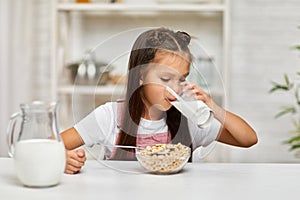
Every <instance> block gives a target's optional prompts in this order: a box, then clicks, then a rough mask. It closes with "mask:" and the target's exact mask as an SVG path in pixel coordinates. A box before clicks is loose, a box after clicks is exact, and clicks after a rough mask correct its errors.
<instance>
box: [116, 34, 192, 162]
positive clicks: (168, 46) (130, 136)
mask: <svg viewBox="0 0 300 200" xmlns="http://www.w3.org/2000/svg"><path fill="white" fill-rule="evenodd" d="M190 39H191V37H190V36H189V35H188V34H187V33H185V32H180V31H178V32H174V31H172V30H169V29H166V28H158V29H151V30H149V31H146V32H143V33H142V34H141V35H140V36H139V37H138V38H137V39H136V41H135V43H134V45H133V47H132V50H131V54H130V58H129V65H128V70H129V71H128V82H127V93H126V98H125V102H124V104H125V105H124V109H123V117H122V126H121V129H120V132H119V135H118V137H117V141H116V144H117V145H125V146H136V135H137V130H138V125H139V123H140V120H141V117H142V115H143V114H144V112H145V111H146V110H145V109H146V108H145V105H144V102H143V100H142V92H143V86H140V78H141V74H142V70H144V68H145V67H147V65H148V64H149V63H151V62H152V61H153V59H154V57H155V54H156V52H157V51H158V50H162V51H168V52H173V53H175V54H177V53H181V54H182V53H184V54H185V55H187V58H188V59H189V60H188V61H189V62H190V61H191V55H190V51H189V48H188V45H189V42H190ZM166 113H167V117H166V123H167V126H168V129H169V132H170V134H171V140H172V143H174V144H175V143H178V142H181V143H182V144H184V145H186V146H190V147H191V145H192V141H191V136H190V133H189V129H188V124H187V119H186V118H185V117H184V116H183V115H181V113H180V112H179V111H178V110H177V109H176V108H174V107H171V108H170V109H169V110H168V111H166ZM130 154H132V153H131V152H128V151H127V150H125V149H119V148H118V149H117V150H116V152H115V153H114V155H113V156H112V158H111V159H117V160H124V159H126V160H128V159H135V158H134V157H132V156H130Z"/></svg>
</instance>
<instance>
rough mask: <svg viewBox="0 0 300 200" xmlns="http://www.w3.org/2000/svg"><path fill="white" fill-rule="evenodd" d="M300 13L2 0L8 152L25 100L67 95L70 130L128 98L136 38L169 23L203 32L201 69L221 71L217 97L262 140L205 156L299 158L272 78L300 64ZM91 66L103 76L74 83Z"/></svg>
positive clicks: (298, 5)
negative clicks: (10, 129)
mask: <svg viewBox="0 0 300 200" xmlns="http://www.w3.org/2000/svg"><path fill="white" fill-rule="evenodd" d="M299 11H300V1H298V0H285V1H280V0H252V1H248V0H119V1H114V2H112V1H110V0H89V1H88V0H78V1H76V0H52V1H51V0H0V22H1V23H0V47H1V49H0V97H1V98H0V156H7V147H6V127H7V124H8V121H9V116H10V115H11V114H12V113H14V112H16V111H18V110H19V104H20V103H21V102H29V101H32V100H59V101H60V105H59V109H60V112H59V126H60V129H61V130H63V129H65V128H68V127H70V126H72V125H73V124H74V123H75V122H76V121H78V120H79V119H80V118H81V117H83V116H84V115H85V114H87V113H88V112H89V111H90V110H92V109H93V108H94V107H95V106H97V105H99V104H102V103H104V102H106V101H110V100H115V99H118V98H121V97H122V95H123V91H124V87H125V86H124V82H125V80H126V76H125V75H124V73H126V67H127V63H126V62H127V59H128V51H129V50H130V47H131V45H132V43H133V42H134V39H135V37H136V36H137V35H138V33H140V32H141V31H142V30H146V28H145V27H160V26H164V27H169V28H172V29H175V30H183V31H186V32H188V33H190V34H191V35H193V36H195V37H197V38H198V39H197V41H198V42H199V43H200V45H201V46H202V47H204V49H205V52H204V53H203V52H202V53H200V54H201V55H200V56H199V60H198V61H199V62H200V64H199V65H204V66H206V68H204V69H203V70H207V69H208V68H209V69H213V70H211V71H209V70H208V71H206V72H203V73H204V75H207V76H210V77H211V79H210V78H209V77H207V78H208V80H212V82H211V83H208V84H209V86H211V87H212V88H213V89H212V91H211V94H212V95H213V97H214V99H215V100H216V101H217V102H219V103H220V104H222V105H223V106H224V107H225V108H226V109H228V110H230V111H232V112H234V113H237V114H239V115H240V116H242V117H243V118H245V119H246V120H247V121H248V122H249V123H250V124H251V125H252V126H253V127H254V129H255V130H256V131H257V134H258V137H259V143H258V144H257V145H255V146H254V147H251V148H250V149H242V148H235V147H229V146H226V145H221V144H218V145H216V146H212V147H211V149H213V151H212V152H211V153H210V155H209V156H208V157H206V161H208V162H299V158H296V157H295V152H290V151H289V150H288V149H289V146H287V145H284V144H283V143H282V142H283V141H284V140H286V139H287V138H289V137H290V135H291V133H290V132H289V131H290V130H292V129H293V128H294V127H293V124H292V121H291V117H290V116H285V117H282V118H279V119H275V118H274V116H275V114H276V113H278V111H279V107H280V106H283V105H286V104H289V103H290V102H292V101H293V98H292V97H291V96H288V95H286V94H285V93H274V94H270V93H269V90H270V88H271V87H272V84H271V81H278V82H283V74H284V73H287V74H288V75H290V76H291V77H293V76H294V74H295V72H296V71H297V70H299V67H300V54H299V52H298V51H296V50H295V49H293V48H292V47H293V46H295V45H299V44H300V29H298V28H297V27H298V26H300V12H299ZM109 38H110V39H109ZM99 43H102V44H101V45H100V47H99V48H97V49H96V51H95V52H94V53H92V54H90V53H88V50H90V49H92V48H94V47H95V46H96V45H97V44H99ZM83 57H85V58H86V60H85V62H84V63H82V58H83ZM211 61H213V63H214V64H212V62H211ZM91 63H92V67H93V68H91V69H92V70H90V71H89V70H88V68H86V69H85V70H86V71H84V72H83V74H84V73H89V72H90V75H91V76H95V75H96V74H97V73H98V72H99V73H102V76H101V78H102V79H101V80H100V82H99V80H98V79H96V80H94V79H93V80H91V79H89V80H86V79H85V78H83V79H80V78H78V76H77V79H76V80H74V73H75V75H76V73H77V74H78V73H79V74H80V73H81V74H82V71H81V72H80V70H79V68H80V64H84V65H85V66H86V67H88V66H89V65H90V64H91ZM103 66H104V67H103ZM218 73H219V74H220V75H219V74H218ZM83 76H85V77H87V76H89V75H88V74H84V75H83ZM215 80H221V81H223V82H221V81H219V82H218V81H215ZM74 81H75V83H76V87H75V88H74V87H73V83H74ZM95 81H96V82H95ZM211 149H206V150H205V149H204V150H203V152H210V151H211ZM203 152H202V153H203ZM200 153H201V152H200Z"/></svg>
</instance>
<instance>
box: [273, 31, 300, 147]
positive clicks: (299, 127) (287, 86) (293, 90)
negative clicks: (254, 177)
mask: <svg viewBox="0 0 300 200" xmlns="http://www.w3.org/2000/svg"><path fill="white" fill-rule="evenodd" d="M298 28H300V27H298ZM294 49H296V50H298V51H300V45H297V46H295V47H294ZM299 80H300V72H296V76H295V78H294V79H293V80H291V79H290V78H289V76H288V75H287V74H284V83H277V82H274V81H273V82H272V85H273V87H272V88H271V89H270V91H269V92H270V93H273V92H275V91H284V92H288V93H289V94H291V95H293V99H294V102H293V103H291V104H290V105H285V106H282V107H281V108H280V111H279V112H278V113H277V114H276V115H275V118H279V117H281V116H283V115H286V114H290V115H292V122H293V125H294V130H291V132H292V136H291V138H289V139H288V140H286V141H284V143H285V144H288V145H290V150H291V151H292V150H296V149H300V94H299V89H300V81H299Z"/></svg>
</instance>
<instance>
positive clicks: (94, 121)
mask: <svg viewBox="0 0 300 200" xmlns="http://www.w3.org/2000/svg"><path fill="white" fill-rule="evenodd" d="M117 108H118V103H117V102H109V103H106V104H104V105H101V106H99V107H97V108H96V109H95V110H94V111H93V112H91V113H90V114H88V115H87V116H86V117H85V118H83V119H82V120H81V121H79V122H78V123H77V124H75V126H74V128H75V129H76V130H77V132H78V133H79V134H80V136H81V138H82V139H83V141H84V143H85V145H87V146H93V145H94V144H110V145H113V144H115V140H116V138H117V135H118V133H119V131H120V129H119V127H118V109H117ZM188 127H189V131H190V134H191V138H192V146H193V150H195V149H196V148H198V147H199V146H207V145H209V144H210V143H212V142H213V141H215V140H216V138H217V136H218V133H219V130H220V127H221V123H220V122H219V121H217V120H216V119H213V120H212V122H211V124H210V126H208V127H206V128H204V129H202V128H198V126H197V125H195V124H193V123H192V122H190V121H189V120H188ZM162 132H168V126H167V124H166V122H165V118H162V119H160V120H156V121H151V120H146V119H143V118H142V119H141V121H140V124H139V127H138V132H137V134H153V133H162Z"/></svg>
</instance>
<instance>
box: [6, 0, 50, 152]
mask: <svg viewBox="0 0 300 200" xmlns="http://www.w3.org/2000/svg"><path fill="white" fill-rule="evenodd" d="M50 13H51V1H48V0H39V1H36V0H26V1H23V0H1V1H0V19H1V24H0V30H1V31H0V47H1V48H0V49H1V51H0V61H1V63H0V89H1V90H0V97H1V98H0V156H6V155H7V144H6V127H7V124H8V120H9V116H10V115H11V114H12V113H14V112H17V111H18V110H19V104H20V103H22V102H29V101H32V100H36V99H39V100H47V99H49V98H50V97H51V92H50V76H49V72H50V59H49V58H50V46H51V43H50V35H49V33H50V26H49V24H50V22H49V21H50V17H51V15H50Z"/></svg>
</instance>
